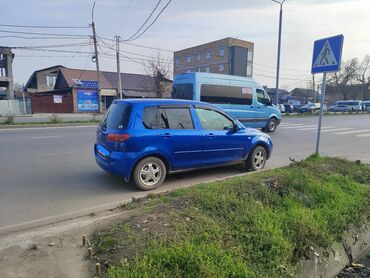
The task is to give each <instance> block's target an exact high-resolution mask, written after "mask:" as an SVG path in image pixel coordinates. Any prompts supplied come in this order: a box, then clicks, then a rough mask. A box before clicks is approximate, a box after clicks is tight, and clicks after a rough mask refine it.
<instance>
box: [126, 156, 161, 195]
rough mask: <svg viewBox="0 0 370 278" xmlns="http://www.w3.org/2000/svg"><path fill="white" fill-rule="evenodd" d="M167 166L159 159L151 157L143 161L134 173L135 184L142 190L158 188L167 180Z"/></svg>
mask: <svg viewBox="0 0 370 278" xmlns="http://www.w3.org/2000/svg"><path fill="white" fill-rule="evenodd" d="M166 173H167V170H166V165H165V164H164V163H163V161H162V160H161V159H159V158H157V157H154V156H150V157H146V158H144V159H142V160H141V161H140V162H139V163H138V164H137V165H136V167H135V169H134V172H133V181H134V184H135V185H136V186H137V187H139V188H140V189H141V190H153V189H156V188H158V187H159V186H160V185H161V184H162V183H163V181H164V179H165V178H166Z"/></svg>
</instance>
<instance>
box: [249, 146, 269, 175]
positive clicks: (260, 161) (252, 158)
mask: <svg viewBox="0 0 370 278" xmlns="http://www.w3.org/2000/svg"><path fill="white" fill-rule="evenodd" d="M266 160H267V152H266V150H265V148H264V147H262V146H257V147H255V148H254V149H253V150H252V152H251V153H250V154H249V156H248V158H247V161H246V167H247V170H251V171H258V170H262V169H263V168H264V167H265V165H266Z"/></svg>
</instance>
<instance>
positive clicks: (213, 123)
mask: <svg viewBox="0 0 370 278" xmlns="http://www.w3.org/2000/svg"><path fill="white" fill-rule="evenodd" d="M196 112H197V114H198V117H199V120H200V124H201V125H202V128H203V129H205V130H230V129H232V128H233V121H232V120H230V119H229V118H227V117H226V116H225V115H222V114H221V113H219V112H217V111H215V110H210V109H204V108H196Z"/></svg>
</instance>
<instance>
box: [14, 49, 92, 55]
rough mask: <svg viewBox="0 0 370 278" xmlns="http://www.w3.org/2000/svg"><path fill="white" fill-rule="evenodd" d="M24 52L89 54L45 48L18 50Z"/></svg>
mask: <svg viewBox="0 0 370 278" xmlns="http://www.w3.org/2000/svg"><path fill="white" fill-rule="evenodd" d="M18 50H22V51H40V52H42V51H44V52H59V53H81V54H89V52H86V51H73V50H60V49H44V48H25V49H22V48H21V49H18Z"/></svg>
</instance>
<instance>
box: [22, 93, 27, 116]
mask: <svg viewBox="0 0 370 278" xmlns="http://www.w3.org/2000/svg"><path fill="white" fill-rule="evenodd" d="M23 88H24V86H23ZM23 88H22V98H23V112H24V115H26V114H27V110H26V98H25V97H24V91H23Z"/></svg>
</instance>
